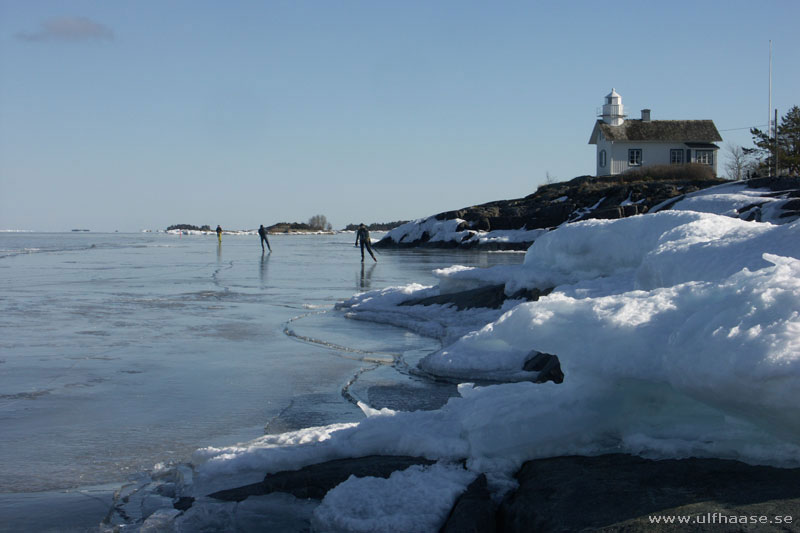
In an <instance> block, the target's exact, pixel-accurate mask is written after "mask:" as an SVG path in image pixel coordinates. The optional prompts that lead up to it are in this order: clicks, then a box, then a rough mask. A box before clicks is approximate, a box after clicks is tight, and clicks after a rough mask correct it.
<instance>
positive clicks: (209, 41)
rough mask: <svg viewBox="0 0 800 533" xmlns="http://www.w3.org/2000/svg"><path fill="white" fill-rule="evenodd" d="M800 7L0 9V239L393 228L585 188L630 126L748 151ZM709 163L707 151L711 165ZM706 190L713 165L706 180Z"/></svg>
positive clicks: (794, 66)
mask: <svg viewBox="0 0 800 533" xmlns="http://www.w3.org/2000/svg"><path fill="white" fill-rule="evenodd" d="M797 20H800V2H797V1H794V0H768V1H765V2H762V3H760V4H759V5H758V7H756V6H755V5H754V4H753V3H752V2H750V1H739V0H732V1H719V2H712V1H700V2H696V1H692V2H684V1H682V0H679V1H673V2H668V3H667V2H627V1H621V2H614V3H598V2H579V1H574V2H533V1H530V2H516V1H508V2H491V3H490V2H477V1H471V0H463V1H449V0H442V1H437V2H431V1H417V0H408V1H403V2H400V1H374V0H369V1H367V0H364V1H331V2H327V1H316V2H309V1H304V0H294V1H285V2H283V1H265V2H250V1H230V2H224V3H223V2H212V1H204V0H200V1H188V0H175V1H170V2H160V1H155V0H143V1H137V2H107V1H78V0H59V1H49V0H41V1H36V2H24V1H21V0H13V1H12V0H0V230H4V229H5V230H8V229H17V230H22V229H24V230H36V231H69V230H70V229H73V228H81V229H91V230H92V231H117V230H118V231H140V230H142V229H152V230H157V229H164V228H166V227H167V226H169V225H171V224H195V225H202V224H209V225H212V226H215V225H217V224H220V225H222V227H223V228H230V229H252V228H256V227H258V225H259V224H264V225H271V224H274V223H277V222H305V221H307V220H308V219H309V218H310V217H311V216H313V215H316V214H322V215H325V216H326V217H327V219H328V221H329V222H331V223H332V225H333V226H334V228H337V229H338V228H342V227H344V226H345V225H347V224H350V223H358V222H365V223H372V222H388V221H395V220H411V219H416V218H421V217H426V216H429V215H433V214H436V213H439V212H442V211H448V210H453V209H459V208H462V207H467V206H471V205H476V204H481V203H485V202H490V201H494V200H500V199H511V198H519V197H523V196H526V195H528V194H531V193H533V192H535V190H536V188H537V187H538V186H539V185H541V184H543V183H545V182H546V181H547V180H548V179H550V180H555V181H563V180H568V179H571V178H574V177H576V176H580V175H586V174H594V172H595V147H594V146H592V145H589V144H588V140H589V135H590V133H591V131H592V127H593V125H594V122H595V120H596V114H597V110H598V108H599V107H600V106H601V105H602V104H603V97H604V96H605V95H606V94H608V93H609V92H610V91H611V89H612V88H615V89H616V90H617V92H618V93H620V94H621V95H622V100H623V104H624V105H625V108H626V112H627V113H628V114H629V115H630V117H631V118H638V117H639V110H640V109H643V108H650V109H651V110H652V118H653V120H658V119H712V120H714V122H715V124H716V126H717V128H718V129H719V130H720V132H721V134H722V137H723V139H724V142H723V145H724V143H731V144H734V145H740V146H751V145H752V139H751V137H750V134H749V132H748V128H749V127H751V126H761V127H764V125H765V124H766V122H767V117H768V116H769V102H768V97H769V41H770V40H772V43H773V77H772V80H773V81H772V107H773V108H777V109H778V113H779V115H783V114H785V113H786V112H787V111H788V110H789V109H790V108H791V107H792V106H794V105H800V68H798V65H800V33H799V32H797V31H796V21H797ZM720 152H721V155H722V156H723V159H724V155H725V154H724V152H725V150H724V149H723V150H721V151H720ZM720 172H722V165H720Z"/></svg>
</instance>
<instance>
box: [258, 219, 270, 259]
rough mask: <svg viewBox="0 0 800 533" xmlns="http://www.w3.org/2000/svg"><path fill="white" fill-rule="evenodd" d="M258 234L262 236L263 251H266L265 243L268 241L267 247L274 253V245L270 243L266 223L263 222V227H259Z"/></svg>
mask: <svg viewBox="0 0 800 533" xmlns="http://www.w3.org/2000/svg"><path fill="white" fill-rule="evenodd" d="M258 236H259V237H261V253H264V243H267V248H269V251H270V253H272V246H270V245H269V239H267V228H265V227H264V224H261V227H259V228H258Z"/></svg>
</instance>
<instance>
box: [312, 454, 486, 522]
mask: <svg viewBox="0 0 800 533" xmlns="http://www.w3.org/2000/svg"><path fill="white" fill-rule="evenodd" d="M474 478H475V474H473V473H471V472H469V471H467V470H464V469H463V468H462V467H461V466H454V465H445V464H435V465H432V466H430V467H423V466H411V467H409V468H408V469H406V470H404V471H400V472H394V473H393V474H392V475H391V476H390V477H389V479H382V478H370V477H367V478H356V477H354V476H350V478H349V479H348V480H347V481H345V482H344V483H342V484H340V485H339V486H337V487H336V488H334V489H333V490H331V491H330V492H328V494H327V495H326V496H325V498H324V499H323V500H322V504H321V505H320V506H319V507H317V509H316V510H315V511H314V516H313V518H312V525H313V526H314V528H315V530H316V531H330V532H345V533H346V532H353V533H357V532H370V531H398V532H400V531H408V532H416V531H430V529H431V525H432V524H437V523H443V522H444V520H445V519H446V518H447V515H448V514H449V513H450V508H451V507H452V506H453V503H455V500H456V498H457V497H458V495H459V494H461V493H462V492H463V491H464V489H466V487H467V485H469V483H471V482H472V481H473V479H474Z"/></svg>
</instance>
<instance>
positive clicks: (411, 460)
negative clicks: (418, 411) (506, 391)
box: [209, 455, 436, 502]
mask: <svg viewBox="0 0 800 533" xmlns="http://www.w3.org/2000/svg"><path fill="white" fill-rule="evenodd" d="M435 462H436V461H431V460H429V459H425V458H424V457H409V456H404V455H396V456H386V455H370V456H367V457H357V458H348V459H335V460H333V461H326V462H324V463H319V464H315V465H309V466H305V467H303V468H301V469H299V470H290V471H285V472H277V473H275V474H267V476H266V477H265V478H264V481H261V482H260V483H253V484H251V485H244V486H242V487H237V488H233V489H226V490H221V491H219V492H215V493H213V494H209V497H211V498H215V499H217V500H224V501H235V502H241V501H243V500H245V499H246V498H247V497H248V496H260V495H263V494H269V493H271V492H286V493H289V494H292V495H294V496H295V497H296V498H314V499H322V498H323V497H324V496H325V494H327V493H328V491H329V490H331V489H332V488H334V487H335V486H337V485H338V484H340V483H342V482H343V481H345V480H346V479H347V478H349V477H350V476H351V475H353V476H356V477H367V476H370V477H382V478H388V477H389V476H390V475H391V474H392V472H395V471H397V470H405V469H406V468H408V467H409V466H411V465H431V464H434V463H435Z"/></svg>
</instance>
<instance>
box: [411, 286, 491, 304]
mask: <svg viewBox="0 0 800 533" xmlns="http://www.w3.org/2000/svg"><path fill="white" fill-rule="evenodd" d="M505 300H506V295H505V285H489V286H486V287H478V288H477V289H470V290H466V291H460V292H453V293H448V294H440V295H438V296H428V297H426V298H414V299H411V300H406V301H404V302H402V303H401V304H400V305H434V304H439V305H448V304H450V305H454V306H456V307H457V308H458V309H459V310H463V309H473V308H475V307H486V308H489V309H499V308H500V307H501V306H502V305H503V302H504V301H505Z"/></svg>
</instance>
